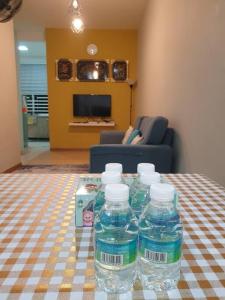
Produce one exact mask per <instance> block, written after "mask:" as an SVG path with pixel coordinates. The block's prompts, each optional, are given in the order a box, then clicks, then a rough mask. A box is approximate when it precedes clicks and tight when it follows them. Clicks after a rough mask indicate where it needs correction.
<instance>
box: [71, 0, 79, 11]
mask: <svg viewBox="0 0 225 300" xmlns="http://www.w3.org/2000/svg"><path fill="white" fill-rule="evenodd" d="M72 5H73V8H74V9H78V6H79V5H78V1H77V0H73V2H72Z"/></svg>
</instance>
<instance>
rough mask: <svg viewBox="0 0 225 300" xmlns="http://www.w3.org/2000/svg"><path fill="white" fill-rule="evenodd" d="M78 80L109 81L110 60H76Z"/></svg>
mask: <svg viewBox="0 0 225 300" xmlns="http://www.w3.org/2000/svg"><path fill="white" fill-rule="evenodd" d="M75 63H76V80H78V81H98V82H105V81H109V61H108V60H86V59H83V60H76V62H75Z"/></svg>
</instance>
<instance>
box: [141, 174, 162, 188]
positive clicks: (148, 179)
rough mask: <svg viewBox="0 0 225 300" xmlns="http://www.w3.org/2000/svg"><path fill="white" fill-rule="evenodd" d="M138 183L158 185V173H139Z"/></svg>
mask: <svg viewBox="0 0 225 300" xmlns="http://www.w3.org/2000/svg"><path fill="white" fill-rule="evenodd" d="M140 182H141V183H143V184H146V185H151V184H153V183H160V174H159V173H158V172H153V173H141V176H140Z"/></svg>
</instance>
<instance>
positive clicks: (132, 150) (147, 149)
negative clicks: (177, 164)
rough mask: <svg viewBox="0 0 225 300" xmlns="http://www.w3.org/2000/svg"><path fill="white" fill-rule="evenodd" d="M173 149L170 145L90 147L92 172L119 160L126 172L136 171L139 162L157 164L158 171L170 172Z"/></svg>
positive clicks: (102, 169) (99, 170)
mask: <svg viewBox="0 0 225 300" xmlns="http://www.w3.org/2000/svg"><path fill="white" fill-rule="evenodd" d="M172 157H173V150H172V148H171V147H170V146H168V145H112V144H111V145H110V144H109V145H96V146H92V147H91V148H90V170H89V171H90V173H100V172H103V171H104V169H105V164H106V163H109V162H118V163H121V164H122V165H123V170H124V173H136V172H137V164H138V163H141V162H148V163H153V164H155V167H156V171H157V172H160V173H170V172H171V168H172Z"/></svg>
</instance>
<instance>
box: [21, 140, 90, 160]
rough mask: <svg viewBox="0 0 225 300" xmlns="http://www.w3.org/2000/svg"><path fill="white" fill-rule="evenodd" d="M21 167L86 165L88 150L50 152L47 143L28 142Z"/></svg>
mask: <svg viewBox="0 0 225 300" xmlns="http://www.w3.org/2000/svg"><path fill="white" fill-rule="evenodd" d="M21 160H22V164H23V165H45V164H46V165H47V164H48V165H50V164H52V165H57V164H59V165H64V164H88V163H89V151H88V150H54V151H50V146H49V142H46V141H43V142H42V141H40V142H39V141H38V142H36V141H35V142H29V143H28V148H27V149H26V151H25V152H24V154H22V158H21Z"/></svg>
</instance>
